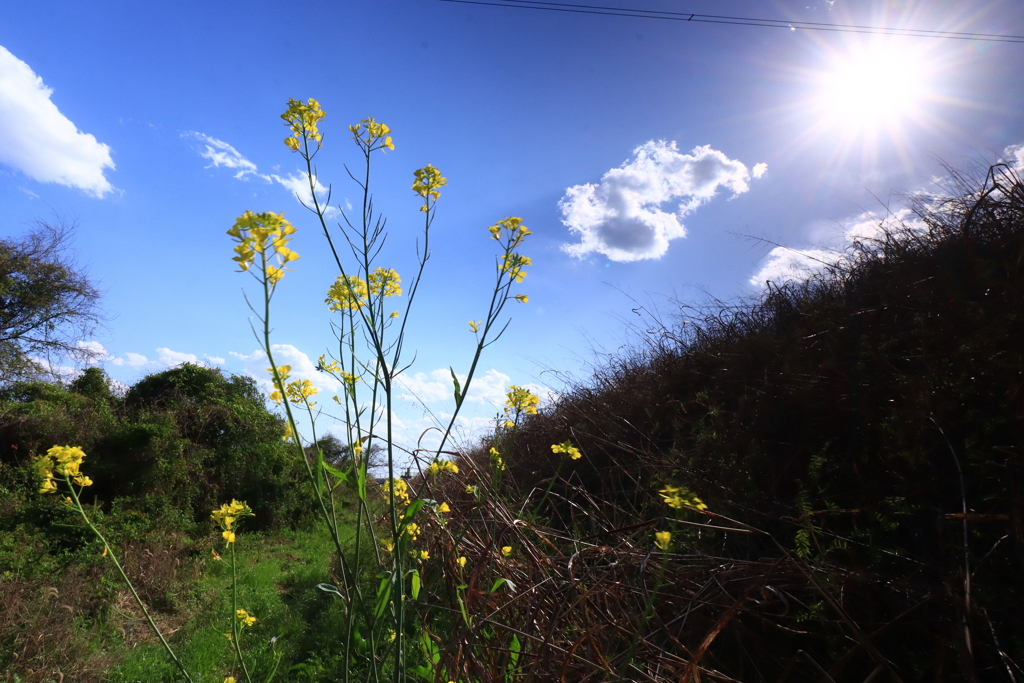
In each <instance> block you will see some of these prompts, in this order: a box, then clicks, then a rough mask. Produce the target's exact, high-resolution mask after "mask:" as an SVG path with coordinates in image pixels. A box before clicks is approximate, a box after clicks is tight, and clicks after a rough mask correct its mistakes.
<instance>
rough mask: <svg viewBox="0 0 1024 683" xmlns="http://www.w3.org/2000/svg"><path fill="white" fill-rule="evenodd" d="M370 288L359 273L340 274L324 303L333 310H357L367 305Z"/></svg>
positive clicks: (328, 291)
mask: <svg viewBox="0 0 1024 683" xmlns="http://www.w3.org/2000/svg"><path fill="white" fill-rule="evenodd" d="M368 293H369V289H368V288H367V286H366V281H365V280H363V278H361V277H359V276H358V275H339V276H338V279H337V280H335V281H334V284H333V285H331V287H330V289H328V290H327V298H326V299H324V303H325V304H327V307H328V308H329V309H331V310H332V311H335V312H337V311H342V310H349V311H357V310H359V309H360V308H362V307H363V306H365V305H366V297H367V294H368Z"/></svg>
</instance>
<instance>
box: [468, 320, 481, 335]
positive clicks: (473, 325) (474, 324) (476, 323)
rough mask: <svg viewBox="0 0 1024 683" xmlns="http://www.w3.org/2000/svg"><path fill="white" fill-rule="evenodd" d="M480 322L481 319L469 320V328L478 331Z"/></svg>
mask: <svg viewBox="0 0 1024 683" xmlns="http://www.w3.org/2000/svg"><path fill="white" fill-rule="evenodd" d="M481 322H483V321H482V320H476V321H473V320H470V321H469V329H471V330H472V331H473V332H479V331H480V323H481Z"/></svg>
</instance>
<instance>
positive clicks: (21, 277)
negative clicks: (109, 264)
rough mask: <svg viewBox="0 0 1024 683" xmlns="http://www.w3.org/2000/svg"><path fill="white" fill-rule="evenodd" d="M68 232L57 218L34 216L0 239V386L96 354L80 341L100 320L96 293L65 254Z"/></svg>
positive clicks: (70, 233) (39, 375)
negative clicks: (17, 234) (28, 226)
mask: <svg viewBox="0 0 1024 683" xmlns="http://www.w3.org/2000/svg"><path fill="white" fill-rule="evenodd" d="M73 234H74V226H73V225H68V224H66V223H64V222H63V221H59V222H57V223H56V224H55V225H51V224H48V223H44V222H41V221H37V222H36V225H35V227H34V228H33V229H32V230H31V231H29V233H28V234H27V235H25V236H24V237H22V238H20V239H14V238H9V239H2V240H0V386H2V385H7V384H10V383H11V382H14V381H18V380H23V379H53V378H54V371H53V370H54V368H55V367H57V365H58V364H60V363H62V362H65V361H68V360H71V361H76V362H87V361H89V360H91V359H93V358H95V356H96V352H95V351H93V350H91V349H89V348H88V347H86V346H83V345H81V344H80V342H81V341H83V340H85V339H86V338H87V337H89V335H91V334H92V332H93V330H94V329H95V328H96V326H97V324H99V322H100V321H101V320H102V315H101V310H100V308H99V297H100V293H99V291H98V290H97V289H96V288H95V287H94V286H93V285H92V283H91V282H90V281H89V279H88V277H86V274H85V273H84V272H83V270H82V269H81V268H80V267H78V265H77V264H76V263H75V262H74V259H73V258H72V255H71V254H70V249H69V245H70V241H71V237H72V236H73Z"/></svg>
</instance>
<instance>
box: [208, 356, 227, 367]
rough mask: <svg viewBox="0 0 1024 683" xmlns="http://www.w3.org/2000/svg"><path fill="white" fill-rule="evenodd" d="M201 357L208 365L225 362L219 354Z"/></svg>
mask: <svg viewBox="0 0 1024 683" xmlns="http://www.w3.org/2000/svg"><path fill="white" fill-rule="evenodd" d="M203 359H204V360H205V361H206V362H207V363H209V364H210V365H224V363H226V362H227V360H226V359H224V358H221V357H220V356H203Z"/></svg>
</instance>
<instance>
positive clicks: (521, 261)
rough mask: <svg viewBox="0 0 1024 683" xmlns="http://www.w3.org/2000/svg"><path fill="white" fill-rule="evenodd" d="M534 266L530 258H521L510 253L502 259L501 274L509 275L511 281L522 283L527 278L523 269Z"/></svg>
mask: <svg viewBox="0 0 1024 683" xmlns="http://www.w3.org/2000/svg"><path fill="white" fill-rule="evenodd" d="M532 265H533V261H532V260H530V257H529V256H521V255H520V254H516V253H515V252H509V253H507V254H505V256H504V257H503V258H502V262H501V272H503V273H507V274H508V276H509V278H510V279H512V280H515V281H516V282H517V283H520V282H522V281H523V278H525V277H526V271H524V270H523V268H525V267H526V266H532Z"/></svg>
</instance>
